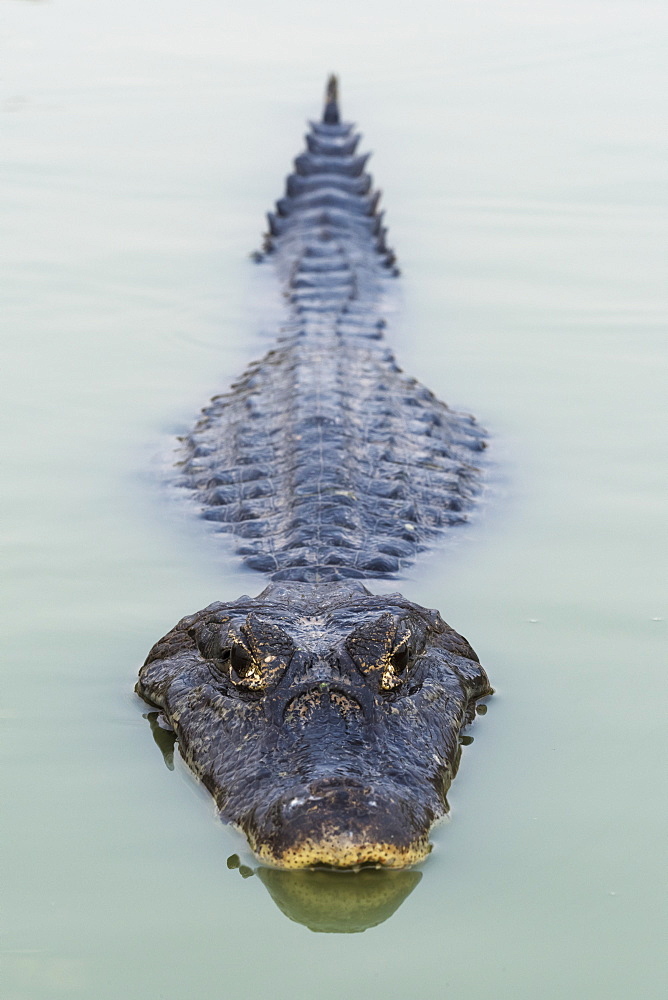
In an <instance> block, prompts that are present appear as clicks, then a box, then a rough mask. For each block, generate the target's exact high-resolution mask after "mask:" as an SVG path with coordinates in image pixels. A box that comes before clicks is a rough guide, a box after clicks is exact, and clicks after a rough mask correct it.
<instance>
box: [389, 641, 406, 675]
mask: <svg viewBox="0 0 668 1000" xmlns="http://www.w3.org/2000/svg"><path fill="white" fill-rule="evenodd" d="M390 663H391V664H392V669H393V670H394V672H395V674H401V673H403V672H404V670H405V669H406V667H407V666H408V646H407V644H406V643H405V642H403V643H402V644H401V645H400V646H397V648H396V649H395V651H394V652H393V653H392V656H391V657H390Z"/></svg>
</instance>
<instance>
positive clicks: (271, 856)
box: [251, 837, 431, 869]
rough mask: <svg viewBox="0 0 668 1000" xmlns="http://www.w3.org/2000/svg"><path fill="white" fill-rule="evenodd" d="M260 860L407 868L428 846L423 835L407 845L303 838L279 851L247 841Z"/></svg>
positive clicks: (274, 864)
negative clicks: (404, 846)
mask: <svg viewBox="0 0 668 1000" xmlns="http://www.w3.org/2000/svg"><path fill="white" fill-rule="evenodd" d="M251 846H252V847H253V851H254V852H255V854H256V855H257V857H258V858H259V860H260V861H262V862H263V863H264V864H266V865H271V866H272V867H274V868H288V869H289V868H313V867H315V866H316V865H327V866H329V867H332V868H356V867H358V866H360V865H378V866H379V867H382V868H408V867H409V866H410V865H415V864H417V863H418V862H419V861H424V859H425V858H426V856H427V855H428V854H429V852H430V850H431V845H430V844H429V841H428V840H427V838H426V837H425V838H424V839H423V840H420V841H418V842H416V843H414V844H410V845H409V846H408V847H407V848H402V847H397V845H396V844H387V843H379V842H369V843H364V842H362V843H354V842H351V841H350V840H348V839H346V838H345V837H331V838H325V839H322V840H317V841H316V840H303V841H301V842H300V843H299V844H295V845H294V846H293V847H288V848H286V849H285V850H284V851H282V852H281V853H280V854H276V853H274V852H273V851H272V850H270V849H269V848H268V847H266V846H264V845H262V844H256V845H251Z"/></svg>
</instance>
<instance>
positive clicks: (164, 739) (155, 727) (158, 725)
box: [142, 712, 176, 771]
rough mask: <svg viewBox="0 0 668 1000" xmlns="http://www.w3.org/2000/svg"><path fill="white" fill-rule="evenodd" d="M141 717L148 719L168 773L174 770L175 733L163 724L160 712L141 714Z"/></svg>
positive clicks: (163, 720)
mask: <svg viewBox="0 0 668 1000" xmlns="http://www.w3.org/2000/svg"><path fill="white" fill-rule="evenodd" d="M142 717H143V718H144V719H148V722H149V725H150V727H151V734H152V736H153V739H154V740H155V742H156V743H157V745H158V747H159V749H160V753H161V754H162V759H163V760H164V762H165V764H166V765H167V767H168V768H169V770H170V771H173V770H174V747H175V746H176V733H175V732H174V730H173V729H172V728H171V726H168V725H167V723H166V722H165V719H164V716H163V715H162V713H161V712H143V713H142Z"/></svg>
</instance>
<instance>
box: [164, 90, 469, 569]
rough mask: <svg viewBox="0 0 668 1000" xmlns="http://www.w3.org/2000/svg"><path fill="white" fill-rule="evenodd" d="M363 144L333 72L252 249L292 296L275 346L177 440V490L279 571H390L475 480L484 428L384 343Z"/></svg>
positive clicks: (376, 217) (383, 274) (381, 253)
mask: <svg viewBox="0 0 668 1000" xmlns="http://www.w3.org/2000/svg"><path fill="white" fill-rule="evenodd" d="M358 141H359V135H358V134H356V133H355V131H354V126H353V125H352V124H350V123H346V122H342V121H341V120H340V116H339V109H338V101H337V94H336V81H335V79H334V78H332V79H331V80H330V82H329V86H328V92H327V98H326V103H325V111H324V114H323V120H322V121H321V122H317V123H315V122H314V123H311V127H310V131H309V133H308V135H307V136H306V150H305V152H303V153H302V154H301V155H299V156H298V157H297V158H296V160H295V163H294V171H293V173H291V174H290V176H289V177H288V179H287V183H286V193H285V196H284V197H283V198H281V199H280V200H279V201H278V202H277V204H276V211H275V212H273V213H270V214H269V216H268V219H269V232H268V234H267V237H266V242H265V253H264V254H263V255H258V258H259V259H262V260H264V259H266V260H267V262H271V263H273V265H274V267H275V269H276V272H277V275H278V279H279V281H280V283H281V285H282V288H283V293H284V296H285V299H286V304H287V310H286V318H285V323H284V324H283V326H282V329H281V332H280V336H279V339H278V343H277V346H276V348H275V349H274V350H272V351H270V352H269V353H268V354H267V355H266V356H265V357H264V358H263V359H262V360H261V361H258V362H256V363H254V364H252V365H251V366H250V367H249V368H248V370H247V371H246V372H245V374H244V375H243V376H242V378H241V379H240V380H239V381H238V382H237V383H235V384H234V385H233V386H232V387H231V389H230V391H229V392H228V393H227V394H225V395H221V396H216V397H214V399H213V400H212V401H211V404H210V405H209V406H208V407H207V408H205V410H204V411H203V413H202V416H201V418H200V420H199V421H198V423H197V425H196V426H195V428H194V429H193V431H192V432H191V433H190V434H189V435H188V436H187V437H186V438H185V439H184V442H183V447H184V451H185V454H184V455H183V459H182V462H181V470H182V477H181V479H180V485H183V486H185V487H187V488H188V489H190V490H192V491H193V492H194V494H195V496H196V499H197V502H198V504H199V505H200V507H201V510H202V514H203V516H204V517H205V518H206V519H207V520H209V521H212V522H215V524H216V525H217V526H218V528H219V529H220V530H221V531H225V532H230V533H232V534H234V535H235V536H236V537H237V539H238V540H239V544H238V547H237V552H238V553H239V554H240V555H241V556H243V558H244V561H245V562H246V564H247V565H248V566H250V567H252V568H254V569H257V570H260V571H262V572H264V573H267V574H269V575H270V577H271V578H272V579H274V580H294V581H302V582H310V583H317V582H328V581H336V580H341V579H345V578H351V577H352V578H372V577H389V576H392V575H393V574H394V573H396V572H397V571H399V570H400V569H402V568H403V567H404V566H405V565H407V564H408V563H409V562H410V561H411V560H412V559H413V558H414V556H415V554H416V552H418V551H419V550H420V549H421V548H423V547H424V546H425V543H426V542H427V540H428V539H429V538H430V537H432V536H434V535H435V534H436V533H438V532H439V531H440V530H441V529H442V528H444V527H445V526H448V525H451V524H456V523H458V522H461V521H463V520H465V519H466V512H467V510H468V509H469V508H470V507H471V505H472V503H473V500H474V498H475V495H476V494H477V492H478V491H479V470H478V469H477V467H476V465H475V462H476V458H477V457H479V453H480V451H481V449H482V448H483V447H484V432H483V431H482V429H481V428H480V427H479V426H478V425H477V424H476V422H475V421H474V419H473V418H472V417H471V416H469V415H467V414H462V413H457V412H455V411H453V410H451V409H449V408H448V407H447V406H446V405H445V404H444V403H442V402H440V401H439V400H438V399H436V397H435V396H434V395H433V394H432V393H431V392H430V391H429V390H428V389H426V388H424V386H422V385H420V384H419V383H418V382H416V380H415V379H412V378H408V377H407V376H405V375H404V374H403V373H402V371H401V369H400V368H399V367H398V366H397V364H396V362H395V359H394V356H393V355H392V352H391V351H390V350H389V349H388V347H387V346H386V344H385V342H384V339H383V329H384V327H385V319H384V317H383V312H384V298H385V293H386V289H387V283H388V282H389V281H391V280H392V279H393V278H394V276H395V275H396V274H397V273H398V272H397V271H396V268H395V262H394V255H393V254H392V252H391V251H390V250H389V249H388V247H387V245H386V242H385V239H386V230H385V228H384V226H383V221H382V212H379V210H378V200H379V193H378V192H376V191H374V189H373V185H372V180H371V177H370V176H369V174H368V173H367V172H366V170H365V167H366V161H367V156H363V155H358V154H357V151H356V150H357V145H358Z"/></svg>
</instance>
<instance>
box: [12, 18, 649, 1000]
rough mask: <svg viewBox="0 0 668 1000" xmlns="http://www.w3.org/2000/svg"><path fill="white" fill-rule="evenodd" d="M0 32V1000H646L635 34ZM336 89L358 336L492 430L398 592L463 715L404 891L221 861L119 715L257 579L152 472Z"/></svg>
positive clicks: (526, 25) (175, 781)
mask: <svg viewBox="0 0 668 1000" xmlns="http://www.w3.org/2000/svg"><path fill="white" fill-rule="evenodd" d="M0 23H1V28H2V30H1V31H0V38H1V39H2V40H1V41H0V59H1V61H2V65H3V72H2V82H1V83H0V108H1V110H2V115H1V117H0V127H1V128H2V132H3V135H4V140H3V147H4V154H3V156H2V208H1V211H0V230H1V235H0V240H1V242H2V246H3V251H4V254H3V255H4V259H5V261H6V263H5V264H4V268H3V278H4V280H3V283H2V284H3V292H2V294H3V306H2V316H3V332H4V343H5V346H4V364H3V374H4V379H3V388H2V395H1V400H2V404H3V412H4V419H5V433H4V435H3V438H4V454H3V459H2V474H3V487H4V492H3V496H4V500H3V505H4V509H3V516H2V526H1V531H2V538H3V557H2V560H3V568H4V570H5V590H4V595H3V599H2V603H1V610H2V617H3V619H4V638H3V650H4V661H5V662H4V669H3V679H2V730H1V732H2V747H1V752H2V757H1V766H2V780H3V792H4V796H3V798H4V801H3V808H2V833H3V850H2V861H3V868H4V871H3V892H2V895H3V923H4V928H3V929H4V935H3V949H4V955H3V972H2V984H3V985H2V990H3V993H2V995H3V998H5V1000H51V998H58V1000H60V998H63V1000H66V998H92V997H95V998H99V1000H112V998H113V1000H116V998H120V997H123V998H127V1000H140V998H141V1000H161V998H167V997H173V996H182V997H186V998H197V1000H199V998H204V997H206V998H218V997H220V998H232V1000H236V998H243V997H265V996H271V997H273V998H275V1000H302V998H303V1000H306V998H310V997H312V996H315V995H317V996H319V997H322V998H324V1000H329V998H336V1000H339V998H341V997H342V996H347V997H352V998H360V1000H405V998H406V997H408V996H414V997H417V998H420V1000H436V998H441V997H452V998H457V1000H458V998H460V997H466V1000H483V998H484V1000H498V998H506V997H508V998H511V997H512V998H518V1000H534V998H536V997H541V998H543V1000H561V998H564V997H578V998H580V997H586V998H588V1000H599V998H601V1000H603V998H605V1000H611V998H612V1000H622V998H624V1000H626V998H627V997H629V996H633V997H638V998H640V997H642V998H643V1000H644V998H654V997H659V996H660V995H661V992H662V987H663V986H664V984H665V978H664V974H663V970H662V968H661V959H662V951H661V949H662V944H663V935H662V925H661V921H662V920H665V879H664V875H665V853H664V847H663V845H664V840H665V835H664V831H665V819H666V815H665V789H664V786H663V782H662V780H661V779H662V778H663V777H664V768H663V762H664V761H665V742H664V737H663V732H664V731H665V725H663V726H662V708H663V710H664V711H665V707H664V706H665V702H664V705H663V706H662V704H661V699H662V695H663V692H664V691H665V669H664V663H665V621H664V616H665V613H666V612H665V591H664V590H662V584H663V583H664V582H665V581H664V580H663V579H662V571H663V570H665V523H666V514H665V509H663V510H662V508H661V499H662V497H663V495H664V494H663V493H662V490H663V491H665V475H664V473H665V463H664V465H663V467H662V466H661V464H660V459H661V457H663V458H665V443H666V442H665V423H666V422H665V358H666V350H665V328H666V318H667V314H668V308H667V304H666V296H665V275H666V254H665V250H666V245H667V240H666V229H667V227H666V198H665V180H666V166H665V163H666V141H665V121H664V119H662V114H661V112H662V110H665V109H664V108H663V106H662V105H663V101H664V95H665V93H666V88H667V84H668V69H667V66H668V63H667V62H666V59H665V47H664V43H665V36H666V8H665V5H663V4H658V3H657V4H654V3H651V2H635V3H631V2H625V0H618V2H606V3H602V2H597V0H580V2H579V3H577V4H575V3H571V2H569V0H563V2H560V3H556V2H555V0H549V2H545V3H542V4H539V5H536V4H533V5H531V4H528V3H523V2H520V0H517V2H511V0H499V2H492V0H480V2H478V3H464V2H455V0H443V2H442V3H440V4H438V5H437V4H435V3H433V4H432V3H429V2H427V0H416V2H414V3H412V4H410V5H405V6H404V5H402V6H399V5H394V6H393V5H392V4H389V5H388V4H387V3H380V2H377V0H370V2H368V3H367V4H365V5H364V6H362V5H359V4H356V3H352V2H350V0H341V2H340V3H338V4H337V5H336V7H335V8H330V7H317V6H314V5H313V4H306V3H304V2H300V0H286V2H285V3H282V4H280V5H270V4H269V3H268V2H265V0H258V2H257V3H256V4H254V5H253V6H252V8H251V7H248V6H247V7H246V8H244V7H243V5H236V6H235V8H234V9H233V10H231V9H230V7H229V5H226V4H223V3H219V2H213V0H202V2H200V3H198V4H197V5H192V4H190V5H188V4H186V3H183V2H177V0H160V2H159V3H158V2H157V0H135V3H134V4H132V5H130V6H129V5H119V4H116V3H112V2H111V0H98V2H97V3H96V4H90V3H84V2H83V0H50V2H39V0H35V2H27V0H4V2H3V3H2V4H1V5H0ZM332 69H335V70H337V71H338V72H339V73H340V74H341V76H342V80H343V100H344V109H345V111H346V113H347V114H348V115H350V116H351V117H354V118H355V119H356V120H357V121H359V122H360V125H361V127H362V129H363V131H364V133H365V137H366V138H365V145H366V147H367V148H373V150H374V159H373V161H372V162H373V169H374V173H375V175H376V178H377V181H378V183H379V185H380V186H382V188H383V191H384V201H385V205H386V207H387V210H388V222H389V225H390V233H391V238H392V243H393V245H394V246H395V247H396V248H397V253H398V255H399V259H400V262H401V264H402V268H403V278H402V282H401V292H400V298H401V303H400V304H401V309H400V313H399V314H398V316H397V321H396V323H395V324H394V326H393V328H392V329H391V331H390V340H391V343H392V346H393V347H394V348H395V349H396V351H397V354H398V356H399V358H400V360H401V362H402V363H403V365H404V367H405V368H406V370H407V371H408V372H410V373H411V374H415V375H416V376H418V377H419V378H420V379H422V380H423V381H424V382H426V384H427V385H429V387H430V388H432V389H433V390H434V391H435V392H436V393H437V394H439V395H440V396H441V397H443V398H445V399H446V400H447V401H448V402H450V403H452V404H453V405H456V406H459V407H464V408H467V409H470V410H471V411H472V412H474V413H476V415H477V416H478V417H479V419H480V420H481V421H482V422H483V423H484V424H485V425H487V426H488V427H489V428H490V430H491V432H492V435H493V440H492V448H491V452H490V463H491V465H490V476H489V483H490V489H489V493H488V496H487V497H486V501H485V503H484V505H483V507H482V509H481V512H480V515H479V516H478V518H477V519H476V521H475V523H474V524H472V525H471V526H470V528H467V529H465V530H463V531H461V532H459V534H458V536H457V537H456V538H455V539H453V540H452V541H450V542H449V543H447V544H445V545H443V546H442V547H441V548H439V549H437V550H436V551H434V552H433V553H432V554H430V555H429V556H428V557H425V558H424V559H422V560H421V561H419V562H418V564H417V565H416V566H415V568H414V570H413V571H412V575H411V578H410V579H407V580H404V581H402V582H401V588H402V589H403V591H404V592H405V593H406V595H407V596H409V597H410V598H412V599H414V600H417V601H420V602H422V603H424V604H427V605H428V606H435V607H439V608H440V609H441V611H442V612H443V615H444V617H445V618H446V619H447V620H449V621H450V622H451V623H452V624H453V625H454V626H455V627H456V628H457V629H458V630H460V631H462V632H463V633H464V634H466V635H467V636H469V638H470V639H471V641H472V642H473V644H474V646H475V648H476V649H477V650H478V652H479V654H480V656H481V658H482V660H483V662H484V663H485V664H486V666H487V668H488V671H489V674H490V676H491V679H492V682H493V683H494V685H495V687H496V688H497V695H496V696H495V698H494V699H492V701H491V703H490V706H489V711H488V713H487V715H486V716H485V718H484V719H481V720H479V722H478V723H477V724H476V725H475V727H474V728H473V730H472V735H473V736H474V737H475V741H474V743H473V744H472V745H471V746H469V747H468V748H466V749H465V751H464V760H463V765H462V768H461V770H460V775H459V777H458V779H457V781H456V783H455V785H454V787H453V790H452V794H451V804H452V817H451V819H450V821H449V822H448V823H447V824H445V825H443V826H442V827H440V828H439V829H438V830H437V831H436V832H435V837H434V841H435V850H434V852H433V854H432V856H431V857H430V859H429V860H428V862H427V863H426V864H424V865H423V866H422V867H421V869H420V871H418V872H414V873H400V877H397V878H394V877H392V878H385V879H383V878H382V876H381V877H378V878H376V877H375V873H371V874H370V875H369V876H368V877H367V876H365V877H364V878H363V879H362V878H360V879H357V880H355V878H354V877H353V876H339V877H338V878H337V877H335V878H334V881H332V878H331V877H327V876H323V875H316V876H309V875H305V876H299V877H297V876H295V877H292V878H287V879H286V878H285V877H280V875H276V874H275V873H273V874H272V873H269V872H267V871H262V870H260V871H256V870H255V869H256V865H255V863H254V862H253V860H252V858H251V857H250V856H249V854H248V852H247V850H246V848H245V846H244V844H243V842H242V841H241V840H240V838H239V837H238V836H237V835H235V834H234V832H232V831H230V830H228V829H226V828H224V827H223V826H222V825H220V824H219V823H218V822H216V821H215V819H214V817H213V814H212V809H211V806H210V803H209V801H208V799H207V798H206V796H205V795H203V794H202V793H201V792H200V790H199V789H198V788H197V787H196V786H195V784H194V783H193V781H192V780H191V779H190V777H189V776H188V774H187V773H186V771H185V769H184V767H183V766H182V765H181V764H180V763H179V760H178V757H177V759H176V761H175V763H174V765H173V769H170V768H169V767H167V766H165V760H164V759H163V756H162V754H161V752H160V749H159V748H158V746H156V743H155V741H154V740H153V738H152V736H151V729H150V725H149V721H148V720H146V719H144V718H143V717H142V714H146V708H145V707H143V708H142V706H141V705H140V704H139V703H138V702H137V701H136V699H135V698H134V696H133V695H132V686H133V683H134V678H135V675H136V670H137V668H138V666H139V664H140V663H141V661H142V660H143V657H144V656H145V654H146V652H147V650H148V648H149V647H150V646H151V644H152V643H153V642H154V641H155V639H156V638H157V637H159V636H160V635H161V634H162V633H164V632H165V631H166V630H167V629H169V628H171V626H172V625H173V624H174V623H175V622H176V621H177V619H178V618H180V617H181V616H182V615H183V614H185V613H188V612H191V611H193V610H195V609H198V608H200V607H202V606H204V605H205V604H207V603H209V602H210V601H212V600H214V599H229V598H233V597H235V596H237V595H239V594H240V593H243V592H250V593H255V592H257V591H258V590H259V589H260V588H261V585H262V581H261V578H260V577H259V576H256V575H254V574H252V573H251V572H249V571H244V570H242V569H241V568H240V567H239V566H238V565H237V564H236V562H235V560H234V559H233V558H230V556H229V553H228V552H227V551H226V550H225V549H224V548H222V547H221V548H220V549H218V550H216V548H215V547H214V546H212V545H211V544H210V539H209V538H208V537H207V536H206V534H205V532H204V531H203V530H202V529H201V525H200V524H198V523H197V522H196V521H195V520H194V519H192V518H191V517H190V516H189V515H188V514H187V513H186V512H185V511H183V510H182V509H181V508H180V507H179V506H176V505H174V504H173V502H172V501H171V500H170V498H169V496H168V494H167V492H166V491H165V489H164V488H163V486H162V484H161V476H162V469H163V465H164V456H165V453H166V450H168V448H169V439H170V435H173V434H175V433H178V432H179V431H182V430H183V429H184V428H186V427H187V426H188V425H189V423H190V422H191V421H192V419H193V416H194V415H195V413H196V412H197V410H198V409H199V407H200V406H201V405H203V404H204V403H205V402H206V400H207V398H208V396H209V395H211V394H212V393H213V392H215V391H217V390H220V389H222V388H225V386H226V385H227V384H228V383H229V381H230V380H232V379H233V378H234V377H235V376H236V375H237V374H239V373H240V371H241V370H242V369H243V366H244V365H245V363H246V362H248V361H249V360H250V359H252V358H253V357H256V356H259V355H260V354H261V353H262V352H263V351H264V350H265V349H266V347H267V344H268V343H269V341H270V340H271V337H272V335H273V332H272V331H273V326H274V324H273V322H272V319H271V311H270V310H269V309H268V308H267V301H268V300H267V295H268V287H271V281H270V280H269V281H268V280H267V276H266V274H264V273H263V272H262V269H258V268H255V267H254V266H253V265H252V264H251V263H250V262H249V260H248V253H249V251H251V250H253V249H254V248H255V247H256V246H258V244H259V239H260V232H261V230H262V225H263V222H262V215H263V212H264V211H265V210H266V209H267V208H268V207H269V206H270V204H271V202H272V200H273V199H274V198H275V197H277V196H278V195H279V194H280V192H281V186H282V179H283V176H284V175H285V173H286V172H287V170H288V167H289V163H290V159H291V157H292V156H293V155H294V154H295V153H297V152H298V150H299V148H300V144H301V135H302V133H303V121H304V119H305V118H306V117H307V116H308V115H314V114H317V113H318V110H319V102H320V94H321V89H322V85H323V82H324V78H325V75H326V73H327V72H329V71H330V70H332ZM662 449H663V450H662ZM662 546H663V548H662ZM164 749H165V752H166V753H167V760H168V762H169V754H168V750H169V748H168V747H167V748H164ZM235 855H236V856H237V857H236V859H235V858H234V856H235ZM230 858H232V860H231V861H229V862H228V859H230ZM228 865H231V866H232V867H229V866H228ZM420 875H421V877H420ZM393 910H394V913H392V911H393ZM379 921H380V922H379ZM365 924H375V926H369V927H368V929H366V930H364V932H363V933H352V932H353V931H361V930H362V928H363V927H364V926H365ZM318 931H320V932H318ZM325 931H330V932H332V933H325ZM335 932H336V933H335ZM344 932H348V933H344Z"/></svg>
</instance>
